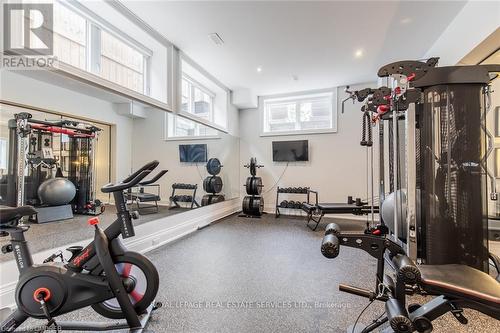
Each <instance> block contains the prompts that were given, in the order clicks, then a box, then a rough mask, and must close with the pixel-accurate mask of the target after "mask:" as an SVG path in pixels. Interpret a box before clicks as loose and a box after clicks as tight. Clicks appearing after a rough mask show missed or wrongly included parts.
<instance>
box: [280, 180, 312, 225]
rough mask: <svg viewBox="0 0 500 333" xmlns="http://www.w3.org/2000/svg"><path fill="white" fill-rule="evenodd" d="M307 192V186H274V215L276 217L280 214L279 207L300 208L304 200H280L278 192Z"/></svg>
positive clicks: (304, 193)
mask: <svg viewBox="0 0 500 333" xmlns="http://www.w3.org/2000/svg"><path fill="white" fill-rule="evenodd" d="M308 192H309V187H279V186H278V187H277V188H276V210H275V212H274V217H275V218H278V217H280V216H281V212H280V208H287V209H302V204H303V203H305V201H294V200H282V201H280V194H287V195H288V194H298V195H307V194H308Z"/></svg>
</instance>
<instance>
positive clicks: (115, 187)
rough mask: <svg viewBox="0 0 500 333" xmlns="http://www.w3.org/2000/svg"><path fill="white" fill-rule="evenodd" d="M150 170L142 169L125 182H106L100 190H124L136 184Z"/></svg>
mask: <svg viewBox="0 0 500 333" xmlns="http://www.w3.org/2000/svg"><path fill="white" fill-rule="evenodd" d="M150 172H151V170H143V171H141V172H140V173H139V174H138V175H137V176H135V178H133V179H132V180H131V181H129V182H126V183H125V182H123V183H118V184H112V183H109V184H106V185H104V186H103V187H102V188H101V192H102V193H111V192H119V191H123V190H126V189H128V188H130V187H133V186H135V185H137V184H138V183H139V182H140V181H141V180H143V179H144V177H146V176H147V175H149V173H150ZM128 178H130V177H128ZM128 178H127V179H128Z"/></svg>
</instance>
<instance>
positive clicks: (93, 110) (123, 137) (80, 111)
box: [0, 70, 133, 180]
mask: <svg viewBox="0 0 500 333" xmlns="http://www.w3.org/2000/svg"><path fill="white" fill-rule="evenodd" d="M0 99H2V100H6V101H11V102H17V103H20V104H25V105H30V106H34V107H38V108H44V109H48V110H51V111H55V112H59V113H63V114H66V115H72V116H75V117H80V118H84V119H89V120H94V121H97V122H104V123H108V124H110V125H112V134H111V136H112V140H111V141H112V147H111V152H112V174H111V178H112V180H114V179H121V178H124V177H125V176H127V175H128V174H130V170H131V166H132V165H131V161H132V148H131V147H132V139H133V137H132V135H131V133H132V123H133V121H132V119H130V118H127V117H124V116H121V115H119V114H117V113H116V111H115V106H114V105H113V103H111V102H108V101H104V100H102V99H98V98H95V97H91V96H89V95H86V94H81V93H78V92H75V91H73V90H70V89H65V88H61V87H60V86H56V85H52V84H49V83H45V82H42V81H39V80H35V79H33V78H31V77H28V76H25V75H22V74H19V73H14V72H9V71H5V70H2V71H1V75H0Z"/></svg>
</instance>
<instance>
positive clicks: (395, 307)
mask: <svg viewBox="0 0 500 333" xmlns="http://www.w3.org/2000/svg"><path fill="white" fill-rule="evenodd" d="M385 312H386V313H387V318H388V319H389V324H390V325H391V328H392V329H393V330H394V332H396V333H407V332H413V323H412V322H411V320H410V318H408V312H407V311H406V309H405V308H404V306H403V305H402V304H401V303H400V302H399V301H398V300H397V299H395V298H389V299H388V300H387V302H385Z"/></svg>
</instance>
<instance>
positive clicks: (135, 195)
mask: <svg viewBox="0 0 500 333" xmlns="http://www.w3.org/2000/svg"><path fill="white" fill-rule="evenodd" d="M167 172H168V170H162V171H160V172H159V173H158V174H157V175H156V176H154V177H153V178H151V179H150V180H146V181H143V182H140V183H139V184H138V185H139V186H137V187H136V189H137V191H133V190H132V189H131V188H130V189H128V191H127V193H126V198H127V200H130V201H132V202H135V203H136V205H137V211H138V212H139V213H140V214H143V215H144V214H154V213H158V201H160V200H161V198H160V184H155V183H156V182H157V181H158V180H159V179H160V178H161V177H163V175H164V174H166V173H167ZM145 187H156V189H157V193H146V192H144V188H145ZM144 202H154V204H147V205H143V206H142V207H141V205H140V204H141V203H144ZM151 210H153V211H151Z"/></svg>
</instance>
